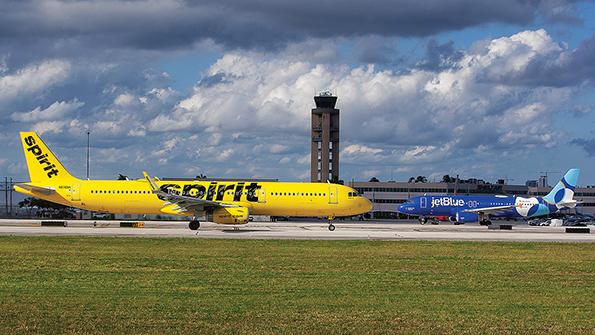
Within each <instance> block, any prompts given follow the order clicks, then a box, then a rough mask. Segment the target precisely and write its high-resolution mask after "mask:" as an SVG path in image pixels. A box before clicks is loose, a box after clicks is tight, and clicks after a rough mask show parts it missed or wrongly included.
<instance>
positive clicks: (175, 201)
mask: <svg viewBox="0 0 595 335" xmlns="http://www.w3.org/2000/svg"><path fill="white" fill-rule="evenodd" d="M143 175H144V176H145V179H146V180H147V181H148V182H149V185H151V190H152V191H153V193H154V194H157V195H158V196H159V198H160V199H163V200H165V201H166V204H165V205H166V206H165V207H164V208H163V209H162V211H163V210H165V211H166V212H175V213H183V212H202V211H204V210H205V209H208V208H215V207H240V206H238V205H233V204H226V203H224V202H219V201H211V200H202V199H197V198H194V197H188V196H184V195H179V194H176V193H168V192H165V191H163V190H161V189H160V188H159V186H157V183H155V181H154V180H153V179H151V177H149V175H148V174H147V173H146V172H144V171H143Z"/></svg>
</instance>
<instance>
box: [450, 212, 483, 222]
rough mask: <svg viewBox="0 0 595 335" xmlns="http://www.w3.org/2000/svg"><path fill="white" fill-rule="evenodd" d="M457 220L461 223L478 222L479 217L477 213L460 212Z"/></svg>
mask: <svg viewBox="0 0 595 335" xmlns="http://www.w3.org/2000/svg"><path fill="white" fill-rule="evenodd" d="M455 219H456V222H459V223H468V222H478V221H479V215H477V213H467V212H458V213H457V215H456V216H455Z"/></svg>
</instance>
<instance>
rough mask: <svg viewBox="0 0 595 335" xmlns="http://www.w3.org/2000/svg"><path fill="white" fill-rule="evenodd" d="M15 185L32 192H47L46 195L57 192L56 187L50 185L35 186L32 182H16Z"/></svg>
mask: <svg viewBox="0 0 595 335" xmlns="http://www.w3.org/2000/svg"><path fill="white" fill-rule="evenodd" d="M15 187H20V188H22V189H25V190H28V191H31V192H37V193H41V194H46V195H50V194H54V193H56V189H55V188H53V187H49V186H35V185H30V184H16V185H15Z"/></svg>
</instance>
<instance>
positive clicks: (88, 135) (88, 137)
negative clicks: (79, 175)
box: [87, 130, 91, 180]
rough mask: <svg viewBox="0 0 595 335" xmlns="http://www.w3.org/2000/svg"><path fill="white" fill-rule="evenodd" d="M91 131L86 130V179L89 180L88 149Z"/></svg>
mask: <svg viewBox="0 0 595 335" xmlns="http://www.w3.org/2000/svg"><path fill="white" fill-rule="evenodd" d="M90 138H91V132H90V131H89V130H87V180H89V151H90V144H91V142H90Z"/></svg>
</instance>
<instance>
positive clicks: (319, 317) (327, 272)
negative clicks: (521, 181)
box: [0, 237, 595, 334]
mask: <svg viewBox="0 0 595 335" xmlns="http://www.w3.org/2000/svg"><path fill="white" fill-rule="evenodd" d="M594 306H595V244H588V243H585V244H569V243H566V244H556V243H486V242H478V243H473V242H380V241H376V242H374V241H372V242H369V241H285V240H207V239H149V238H105V237H101V238H91V237H0V334H24V333H46V334H58V333H70V334H94V333H99V334H116V333H133V334H184V333H188V334H224V333H230V334H281V333H289V334H371V333H376V334H389V333H391V334H394V333H403V334H411V333H431V334H449V333H450V334H480V333H499V334H501V333H534V334H542V333H558V334H572V333H587V334H593V333H594V329H595V307H594Z"/></svg>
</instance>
